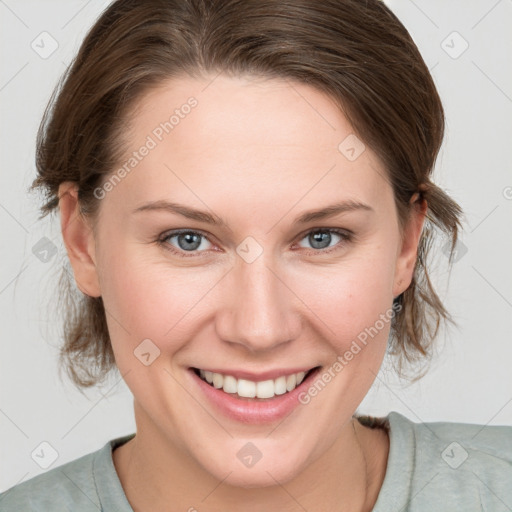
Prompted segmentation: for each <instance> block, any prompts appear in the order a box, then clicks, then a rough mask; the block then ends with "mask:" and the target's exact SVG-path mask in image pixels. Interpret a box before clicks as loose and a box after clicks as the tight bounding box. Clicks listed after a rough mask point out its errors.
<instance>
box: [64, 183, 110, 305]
mask: <svg viewBox="0 0 512 512" xmlns="http://www.w3.org/2000/svg"><path fill="white" fill-rule="evenodd" d="M59 211H60V225H61V232H62V238H63V240H64V245H65V246H66V251H67V254H68V258H69V261H70V263H71V267H72V268H73V273H74V276H75V281H76V284H77V286H78V288H79V289H80V291H81V292H82V293H84V294H86V295H89V296H90V297H99V296H101V291H100V286H99V280H98V274H97V269H96V262H95V241H94V234H93V231H92V229H91V227H90V225H89V223H88V222H87V219H86V218H85V216H84V215H83V214H81V213H80V209H79V203H78V191H77V187H76V184H75V183H73V182H64V183H61V185H60V186H59Z"/></svg>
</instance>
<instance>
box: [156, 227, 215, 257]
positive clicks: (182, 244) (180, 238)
mask: <svg viewBox="0 0 512 512" xmlns="http://www.w3.org/2000/svg"><path fill="white" fill-rule="evenodd" d="M173 238H175V239H176V243H177V245H178V248H177V249H179V250H176V248H175V247H173V245H172V244H170V241H171V240H172V239H173ZM202 239H203V240H207V238H206V237H205V235H203V234H202V233H200V232H198V231H185V230H181V231H172V232H170V233H167V234H166V235H164V236H163V237H162V238H160V239H159V242H160V243H161V244H162V245H163V246H164V247H165V248H166V249H168V250H170V251H172V252H175V253H180V252H181V253H183V252H185V253H187V252H195V251H198V249H199V248H200V247H201V244H202ZM203 249H204V247H203ZM200 252H202V251H200ZM182 255H183V256H185V257H186V256H188V255H185V254H182ZM191 256H193V255H191Z"/></svg>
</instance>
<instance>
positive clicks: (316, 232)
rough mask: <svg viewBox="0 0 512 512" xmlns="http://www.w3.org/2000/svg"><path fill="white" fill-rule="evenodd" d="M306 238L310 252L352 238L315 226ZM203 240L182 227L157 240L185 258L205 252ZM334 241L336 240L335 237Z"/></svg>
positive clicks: (336, 246) (347, 233) (337, 246)
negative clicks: (337, 239) (309, 245)
mask: <svg viewBox="0 0 512 512" xmlns="http://www.w3.org/2000/svg"><path fill="white" fill-rule="evenodd" d="M333 234H334V235H335V237H338V238H339V241H338V242H337V243H335V244H334V245H333V246H330V245H331V243H332V242H333ZM173 239H175V240H176V242H175V244H174V243H171V241H172V240H173ZM306 239H307V240H308V243H309V244H311V247H312V249H313V250H312V251H311V250H310V251H309V252H310V253H311V252H313V253H315V254H325V253H330V252H332V251H333V250H337V249H341V246H342V245H343V242H350V241H351V240H352V233H351V232H350V231H345V230H341V229H334V228H323V229H318V228H317V229H312V230H310V231H308V232H307V233H306V234H305V236H303V237H302V238H301V241H302V240H306ZM204 241H207V243H210V242H209V241H208V238H207V237H206V235H204V234H203V233H201V232H200V231H194V230H184V229H182V230H176V231H171V232H167V233H165V234H163V235H162V236H161V237H160V238H159V239H158V240H157V242H158V243H159V244H160V245H161V246H162V247H164V248H165V249H166V250H168V251H171V252H172V253H174V254H177V255H179V256H182V257H185V258H186V257H190V256H201V253H203V252H207V250H208V247H205V246H204V244H203V242H204ZM334 241H336V238H335V239H334ZM187 253H188V254H187Z"/></svg>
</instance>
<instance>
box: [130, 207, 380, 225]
mask: <svg viewBox="0 0 512 512" xmlns="http://www.w3.org/2000/svg"><path fill="white" fill-rule="evenodd" d="M356 210H362V211H368V212H374V209H373V208H372V207H371V206H369V205H367V204H365V203H361V202H359V201H352V200H348V201H342V202H339V203H335V204H332V205H329V206H325V207H323V208H320V209H317V210H309V211H307V212H304V213H303V214H301V215H300V216H299V217H297V218H296V219H295V221H294V223H295V224H306V223H308V222H312V221H317V220H323V219H327V218H329V217H334V216H335V215H339V214H341V213H345V212H351V211H356ZM147 211H166V212H169V213H174V214H178V215H181V216H183V217H186V218H187V219H192V220H197V221H200V222H205V223H207V224H212V225H214V226H219V227H223V228H228V226H227V223H226V222H225V221H224V220H223V219H222V218H221V217H219V216H217V215H215V214H213V213H208V212H206V211H202V210H196V209H194V208H190V207H189V206H185V205H183V204H179V203H174V202H169V201H164V200H159V201H151V202H149V203H145V204H143V205H142V206H139V207H138V208H135V210H133V212H132V213H139V212H147ZM228 229H229V228H228Z"/></svg>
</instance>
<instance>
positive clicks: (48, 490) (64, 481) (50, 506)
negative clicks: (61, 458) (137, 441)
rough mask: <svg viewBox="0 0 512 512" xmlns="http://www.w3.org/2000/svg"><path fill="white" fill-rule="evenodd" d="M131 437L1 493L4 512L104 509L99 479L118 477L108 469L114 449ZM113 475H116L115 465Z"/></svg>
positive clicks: (0, 499) (106, 445) (1, 508)
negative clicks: (107, 471) (108, 472)
mask: <svg viewBox="0 0 512 512" xmlns="http://www.w3.org/2000/svg"><path fill="white" fill-rule="evenodd" d="M130 437H131V436H125V437H122V438H117V439H113V440H111V441H109V442H107V443H106V444H105V445H104V446H103V447H102V448H101V449H99V450H97V451H95V452H92V453H89V454H87V455H84V456H82V457H80V458H78V459H75V460H73V461H71V462H68V463H66V464H63V465H61V466H58V467H56V468H53V469H51V470H49V471H47V472H45V473H42V474H40V475H37V476H35V477H33V478H31V479H30V480H27V481H26V482H23V483H21V484H18V485H15V486H14V487H11V488H10V489H8V490H7V491H5V492H3V493H1V494H0V510H1V511H2V512H19V511H24V512H25V511H31V512H39V511H45V512H46V511H48V510H59V511H68V510H69V511H80V512H82V511H89V510H90V511H95V512H97V511H98V510H103V509H102V503H101V501H102V500H101V492H99V491H98V480H99V479H101V480H102V482H101V483H100V486H101V485H103V486H104V485H105V480H109V479H113V478H115V475H110V474H107V473H106V471H105V468H107V467H108V465H109V461H110V462H111V460H112V448H113V447H114V446H117V445H119V444H121V443H122V442H124V441H125V440H126V439H128V438H130ZM111 465H112V468H110V473H112V472H114V473H115V470H114V469H113V464H111Z"/></svg>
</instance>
